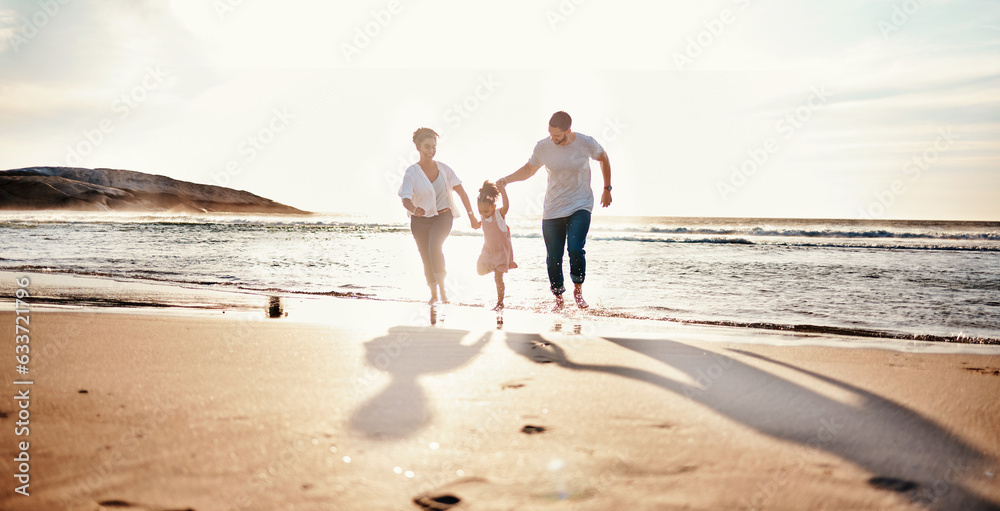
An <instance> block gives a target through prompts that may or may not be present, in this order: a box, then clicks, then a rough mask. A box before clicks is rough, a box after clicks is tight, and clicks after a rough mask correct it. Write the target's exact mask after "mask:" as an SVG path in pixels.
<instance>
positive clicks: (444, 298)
mask: <svg viewBox="0 0 1000 511" xmlns="http://www.w3.org/2000/svg"><path fill="white" fill-rule="evenodd" d="M441 303H451V302H449V301H448V295H447V294H445V292H444V286H441Z"/></svg>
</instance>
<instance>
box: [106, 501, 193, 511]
mask: <svg viewBox="0 0 1000 511" xmlns="http://www.w3.org/2000/svg"><path fill="white" fill-rule="evenodd" d="M97 504H98V505H100V506H101V509H106V508H107V509H136V510H142V511H195V510H194V509H192V508H186V509H166V508H162V507H149V506H146V505H143V504H133V503H131V502H127V501H124V500H118V499H112V500H102V501H101V502H98V503H97Z"/></svg>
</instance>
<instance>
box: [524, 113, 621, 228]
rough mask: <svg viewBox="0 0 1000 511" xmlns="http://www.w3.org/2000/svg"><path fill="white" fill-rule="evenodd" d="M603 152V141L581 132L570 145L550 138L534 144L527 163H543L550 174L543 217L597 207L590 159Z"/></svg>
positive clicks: (565, 214)
mask: <svg viewBox="0 0 1000 511" xmlns="http://www.w3.org/2000/svg"><path fill="white" fill-rule="evenodd" d="M602 154H604V148H603V147H601V144H599V143H597V140H594V138H593V137H591V136H588V135H584V134H582V133H577V134H576V138H575V139H573V142H572V143H571V144H569V145H567V146H561V145H556V143H555V142H553V141H552V139H551V138H548V137H546V138H544V139H542V140H539V141H538V143H537V144H535V150H534V151H533V152H532V153H531V158H528V163H530V164H532V165H538V166H542V165H544V166H545V169H546V170H547V171H548V173H549V180H548V185H547V186H546V188H545V202H544V204H543V206H542V219H543V220H550V219H553V218H564V217H568V216H570V215H572V214H573V213H575V212H577V211H580V210H581V209H585V210H587V211H593V210H594V190H593V189H592V188H591V186H590V160H591V159H597V157H599V156H600V155H602Z"/></svg>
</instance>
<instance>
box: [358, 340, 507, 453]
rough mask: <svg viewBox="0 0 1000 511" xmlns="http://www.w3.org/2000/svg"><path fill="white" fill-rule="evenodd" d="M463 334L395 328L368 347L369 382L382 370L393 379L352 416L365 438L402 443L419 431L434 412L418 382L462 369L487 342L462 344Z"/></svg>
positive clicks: (367, 344)
mask: <svg viewBox="0 0 1000 511" xmlns="http://www.w3.org/2000/svg"><path fill="white" fill-rule="evenodd" d="M468 333H469V332H467V331H465V330H445V329H441V328H432V327H425V328H420V327H393V328H390V329H389V332H388V334H387V335H384V336H382V337H377V338H375V339H372V340H370V341H368V342H366V343H365V360H366V362H367V363H368V366H369V369H368V371H367V372H366V377H365V379H367V380H373V379H374V377H376V376H377V375H378V373H379V372H380V371H382V372H387V373H389V374H390V375H391V376H392V380H391V381H390V382H389V385H388V386H386V387H385V388H384V389H382V391H381V392H379V393H378V394H377V395H375V396H374V397H372V398H371V399H369V400H368V401H366V402H365V403H364V404H362V405H361V406H360V407H359V408H358V409H357V410H355V411H354V413H353V415H352V416H351V419H350V422H349V424H350V427H351V429H352V430H354V431H357V432H359V433H361V434H363V435H365V436H368V437H371V438H378V439H387V440H388V439H399V438H404V437H407V436H409V435H411V434H413V433H415V432H416V431H418V430H419V429H420V428H421V427H423V425H424V424H426V423H427V422H429V421H430V419H431V418H432V416H433V412H432V411H431V410H430V409H429V408H428V406H427V398H426V396H425V395H424V390H423V387H421V386H420V383H419V381H418V378H420V377H421V376H423V375H426V374H433V373H443V372H448V371H453V370H455V369H458V368H460V367H462V366H464V365H466V364H468V363H469V362H471V361H472V359H474V358H475V357H476V355H478V354H479V352H480V351H481V350H482V348H483V346H484V345H485V344H486V342H487V341H489V339H490V337H491V335H492V333H486V334H484V335H483V336H482V337H480V338H479V339H478V340H477V341H476V342H475V344H472V345H463V344H461V341H462V339H463V338H464V337H465V336H466V335H468Z"/></svg>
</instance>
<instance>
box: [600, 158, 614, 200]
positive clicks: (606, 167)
mask: <svg viewBox="0 0 1000 511" xmlns="http://www.w3.org/2000/svg"><path fill="white" fill-rule="evenodd" d="M597 161H599V162H601V174H603V175H604V193H602V194H601V206H603V207H605V208H606V207H608V206H610V205H611V190H608V188H610V187H611V160H610V159H608V152H607V151H604V152H603V153H601V155H600V156H598V157H597Z"/></svg>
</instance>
